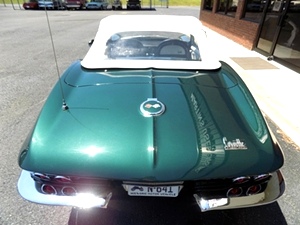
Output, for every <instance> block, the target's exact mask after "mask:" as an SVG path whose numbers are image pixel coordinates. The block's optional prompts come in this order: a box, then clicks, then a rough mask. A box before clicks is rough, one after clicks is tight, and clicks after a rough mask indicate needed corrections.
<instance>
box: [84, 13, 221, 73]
mask: <svg viewBox="0 0 300 225" xmlns="http://www.w3.org/2000/svg"><path fill="white" fill-rule="evenodd" d="M130 33H132V35H133V36H135V37H138V36H139V33H141V36H143V35H145V34H152V35H155V34H160V33H168V34H181V36H182V37H183V39H184V37H188V40H191V39H192V40H193V43H195V46H197V50H198V51H196V53H197V52H198V53H199V60H180V59H179V60H174V59H172V58H163V59H161V58H156V57H155V56H154V55H155V54H154V53H153V57H148V56H152V55H151V54H152V53H147V52H145V56H147V57H128V58H124V57H123V58H121V57H109V54H108V43H111V42H113V41H114V39H115V38H117V37H120V36H121V35H122V34H130ZM119 34H121V35H119ZM143 37H144V36H143ZM191 37H192V38H191ZM206 39H207V38H206V34H205V31H204V30H203V28H202V24H201V22H200V21H199V19H197V18H195V17H192V16H175V15H174V16H173V15H112V16H108V17H106V18H104V19H102V20H101V21H100V25H99V29H98V32H97V34H96V37H95V39H94V42H93V44H92V46H91V48H90V49H89V51H88V53H87V54H86V56H85V57H84V59H83V60H82V61H81V65H82V66H83V67H84V68H87V69H109V68H138V69H142V68H159V69H197V70H198V69H208V70H212V69H217V68H220V66H221V64H220V62H219V61H218V60H217V59H216V58H214V57H213V56H212V55H211V53H210V51H209V49H207V46H208V45H207V43H206V42H207V40H206ZM186 43H188V42H186ZM149 49H150V48H149ZM138 51H139V54H141V51H142V50H140V49H139V50H138ZM190 51H191V50H190ZM127 52H130V51H129V50H127ZM173 52H174V51H173ZM130 53H131V52H130ZM194 55H195V54H194ZM196 55H197V54H196Z"/></svg>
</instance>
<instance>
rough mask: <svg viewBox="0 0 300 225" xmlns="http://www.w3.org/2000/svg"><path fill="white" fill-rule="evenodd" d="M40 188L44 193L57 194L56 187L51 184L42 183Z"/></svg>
mask: <svg viewBox="0 0 300 225" xmlns="http://www.w3.org/2000/svg"><path fill="white" fill-rule="evenodd" d="M41 190H42V192H43V193H44V194H47V195H56V194H57V191H56V189H55V188H54V187H53V186H52V185H49V184H43V185H42V187H41Z"/></svg>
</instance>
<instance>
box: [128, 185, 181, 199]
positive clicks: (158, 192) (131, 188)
mask: <svg viewBox="0 0 300 225" xmlns="http://www.w3.org/2000/svg"><path fill="white" fill-rule="evenodd" d="M127 187H128V195H130V196H150V197H177V196H178V193H179V190H180V186H140V185H128V186H127Z"/></svg>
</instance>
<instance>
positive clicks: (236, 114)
mask: <svg viewBox="0 0 300 225" xmlns="http://www.w3.org/2000/svg"><path fill="white" fill-rule="evenodd" d="M136 21H145V22H140V23H136ZM149 21H150V22H149ZM132 24H135V25H134V26H132ZM90 44H91V47H90V49H89V51H88V53H87V55H86V56H85V57H84V59H83V60H79V61H75V62H74V63H73V64H72V65H71V66H70V67H69V68H68V69H67V70H66V71H65V72H64V73H63V74H62V76H61V79H60V80H59V81H58V83H57V84H56V85H55V87H54V88H53V90H52V92H51V94H50V95H49V97H48V99H47V101H46V103H45V105H44V107H43V108H42V111H41V113H40V115H39V117H38V119H37V121H36V123H35V125H34V127H33V129H32V131H31V132H30V134H29V136H28V138H27V140H26V141H25V143H24V145H23V146H22V149H21V151H20V155H19V165H20V167H21V168H22V172H21V175H20V178H19V181H18V190H19V193H20V195H21V196H22V197H23V198H25V199H27V200H29V201H31V202H35V203H41V204H49V205H65V206H74V207H102V208H105V207H107V206H109V201H110V199H111V198H114V193H115V192H116V190H118V191H122V192H124V193H126V194H128V198H134V196H145V198H150V197H166V198H167V197H172V198H176V197H177V196H179V195H182V194H183V193H184V194H188V195H190V196H193V199H194V200H195V203H197V204H198V205H199V207H200V210H201V211H207V210H215V209H230V208H240V207H249V206H256V205H262V204H267V203H271V202H273V201H275V200H276V199H277V198H279V197H280V196H281V195H282V194H283V192H284V186H285V185H284V179H283V176H282V174H281V172H280V168H281V167H282V165H283V163H284V156H283V153H282V151H281V149H280V146H279V145H278V143H277V142H276V140H275V138H274V136H273V135H272V133H271V131H270V130H269V129H268V126H267V124H266V121H265V119H264V116H263V115H262V113H261V111H260V109H259V108H258V106H257V104H256V102H255V100H254V99H253V97H252V95H251V93H250V92H249V90H248V88H247V87H246V86H245V84H244V82H243V81H242V80H241V78H240V77H239V75H238V74H237V73H236V72H235V71H234V70H233V69H232V68H231V67H230V66H229V65H228V64H226V63H225V62H222V61H219V60H218V59H215V58H214V57H213V54H212V53H211V51H210V49H209V48H208V47H209V45H207V44H206V35H205V32H204V31H203V28H202V26H201V22H200V21H199V20H198V19H197V18H195V17H190V16H163V15H152V16H147V15H119V16H118V15H115V16H109V17H106V18H104V19H102V20H101V22H100V26H99V30H98V33H97V34H96V37H95V38H94V39H93V41H92V42H90Z"/></svg>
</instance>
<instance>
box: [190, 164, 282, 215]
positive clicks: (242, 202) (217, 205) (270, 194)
mask: <svg viewBox="0 0 300 225" xmlns="http://www.w3.org/2000/svg"><path fill="white" fill-rule="evenodd" d="M284 189H285V183H284V179H283V176H282V174H281V172H280V171H279V170H278V171H276V172H274V173H272V178H271V179H270V180H269V181H268V186H267V188H266V190H265V191H264V192H262V193H259V194H255V195H249V196H241V197H230V198H215V199H210V198H209V197H207V198H206V197H204V196H200V195H199V194H194V198H195V200H196V202H197V204H198V206H199V207H200V210H201V211H202V212H206V211H210V210H224V209H234V208H244V207H251V206H259V205H265V204H269V203H272V202H274V201H276V199H278V198H279V197H280V196H281V195H282V194H283V192H284Z"/></svg>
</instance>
